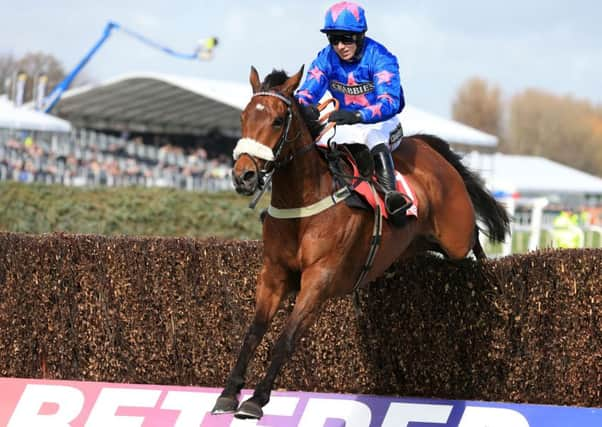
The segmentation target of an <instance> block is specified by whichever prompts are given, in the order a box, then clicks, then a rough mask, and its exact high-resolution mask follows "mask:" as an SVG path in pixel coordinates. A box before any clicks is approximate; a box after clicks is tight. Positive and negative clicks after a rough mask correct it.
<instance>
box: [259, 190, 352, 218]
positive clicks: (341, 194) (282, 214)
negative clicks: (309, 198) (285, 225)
mask: <svg viewBox="0 0 602 427" xmlns="http://www.w3.org/2000/svg"><path fill="white" fill-rule="evenodd" d="M350 195H351V190H350V189H349V187H347V186H345V187H343V188H341V189H339V190H337V191H335V192H334V193H332V194H330V195H328V196H326V197H325V198H323V199H322V200H320V201H318V202H316V203H313V204H311V205H309V206H303V207H300V208H290V209H279V208H275V207H274V206H272V205H270V206H269V207H268V215H270V216H273V217H274V218H278V219H292V218H305V217H308V216H312V215H316V214H318V213H320V212H322V211H325V210H326V209H328V208H329V207H331V206H334V205H336V204H337V203H339V202H341V201H343V200H345V199H346V198H347V197H349V196H350Z"/></svg>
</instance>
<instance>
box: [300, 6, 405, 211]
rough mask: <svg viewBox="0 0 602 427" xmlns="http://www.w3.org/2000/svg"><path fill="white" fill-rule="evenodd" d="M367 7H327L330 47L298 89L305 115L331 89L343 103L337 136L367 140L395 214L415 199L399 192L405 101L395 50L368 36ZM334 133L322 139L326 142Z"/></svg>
mask: <svg viewBox="0 0 602 427" xmlns="http://www.w3.org/2000/svg"><path fill="white" fill-rule="evenodd" d="M367 29H368V25H367V23H366V17H365V12H364V9H363V8H362V7H361V6H360V5H358V4H355V3H352V2H347V1H344V2H340V3H336V4H335V5H333V6H332V7H330V9H328V11H327V12H326V17H325V21H324V27H323V28H322V29H321V30H320V31H321V32H323V33H325V34H326V36H327V37H328V42H329V44H328V46H326V47H325V48H324V49H322V50H321V51H320V52H319V53H318V56H317V57H316V59H315V60H314V61H313V62H312V63H311V65H310V67H309V71H308V73H307V76H306V78H305V81H304V83H303V85H302V86H301V87H300V88H299V90H298V91H297V93H296V98H297V100H298V101H299V104H300V105H301V107H302V112H303V114H304V116H306V117H307V118H309V119H313V120H316V119H317V118H318V115H319V113H318V110H317V108H316V107H315V106H314V104H316V103H318V102H319V101H320V99H321V98H322V96H324V93H325V92H326V90H327V89H328V90H329V91H330V92H331V94H332V96H333V97H334V98H336V99H337V100H338V101H339V103H340V106H341V108H340V109H339V110H338V111H333V112H332V113H331V115H330V117H329V118H328V121H330V122H335V123H336V124H337V127H336V135H335V137H334V140H335V141H336V142H337V143H339V144H345V143H361V144H363V145H365V146H366V147H367V148H368V149H369V150H370V152H371V153H372V156H373V158H374V166H375V170H376V177H377V179H378V182H379V184H380V186H381V187H382V189H383V192H384V194H385V206H386V208H387V212H388V213H389V214H390V215H397V214H399V213H403V212H405V210H406V209H408V208H409V207H410V206H411V203H409V201H408V200H409V199H408V198H407V197H405V196H403V195H402V194H400V193H398V192H397V191H396V180H395V166H394V164H393V158H392V156H391V149H395V148H396V147H397V145H398V143H399V141H401V136H402V129H401V124H400V122H399V119H398V118H397V114H398V113H399V112H401V110H402V109H403V107H404V106H405V100H404V95H403V89H402V87H401V83H400V77H399V65H398V63H397V58H396V57H395V55H393V54H392V53H390V52H389V51H388V50H387V49H386V48H385V47H384V46H383V45H382V44H380V43H378V42H376V41H374V40H372V39H370V38H368V37H366V36H365V33H366V30H367ZM328 139H329V135H328V134H327V135H325V136H324V137H322V140H321V141H319V142H318V143H320V142H321V143H322V144H324V143H325V141H327V140H328Z"/></svg>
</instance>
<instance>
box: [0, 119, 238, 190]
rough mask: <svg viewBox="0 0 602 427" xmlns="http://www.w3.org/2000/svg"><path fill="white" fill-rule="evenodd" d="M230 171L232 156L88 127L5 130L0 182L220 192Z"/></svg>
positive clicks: (0, 140)
mask: <svg viewBox="0 0 602 427" xmlns="http://www.w3.org/2000/svg"><path fill="white" fill-rule="evenodd" d="M230 168H231V161H230V159H229V158H227V157H226V156H223V155H222V156H220V157H217V158H211V159H210V158H208V156H207V152H206V151H205V150H204V149H203V148H202V147H197V148H194V149H191V150H188V151H185V150H184V149H182V148H181V147H177V146H174V145H170V144H166V145H162V146H160V147H155V146H152V145H148V144H144V143H143V141H142V139H141V138H134V139H132V140H129V141H127V140H125V139H122V138H118V137H114V136H110V135H106V134H102V133H97V132H93V131H87V130H84V129H80V130H76V131H74V132H72V133H71V134H70V135H58V134H53V135H31V134H21V135H18V136H16V135H14V134H10V133H8V132H4V133H2V132H0V180H15V181H21V182H44V183H47V184H63V185H73V186H102V185H106V186H126V185H138V186H146V187H173V188H182V189H187V190H194V191H221V190H229V189H231V188H232V184H231V179H230Z"/></svg>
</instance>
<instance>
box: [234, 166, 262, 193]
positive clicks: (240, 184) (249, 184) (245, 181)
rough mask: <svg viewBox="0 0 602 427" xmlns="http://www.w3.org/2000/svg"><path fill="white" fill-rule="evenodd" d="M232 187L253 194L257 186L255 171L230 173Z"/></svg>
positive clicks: (240, 191) (239, 191)
mask: <svg viewBox="0 0 602 427" xmlns="http://www.w3.org/2000/svg"><path fill="white" fill-rule="evenodd" d="M232 177H233V179H234V188H235V189H236V191H237V192H238V193H241V194H246V195H249V194H253V192H254V191H255V188H256V186H257V172H255V171H253V170H246V171H243V172H242V173H241V174H232Z"/></svg>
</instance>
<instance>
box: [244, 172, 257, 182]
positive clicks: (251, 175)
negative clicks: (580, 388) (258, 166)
mask: <svg viewBox="0 0 602 427" xmlns="http://www.w3.org/2000/svg"><path fill="white" fill-rule="evenodd" d="M256 180H257V173H256V172H255V171H246V172H245V173H243V174H242V182H245V183H254V182H255V181H256Z"/></svg>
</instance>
